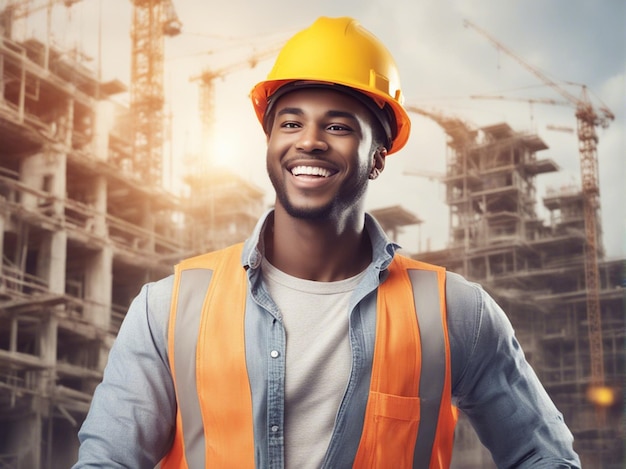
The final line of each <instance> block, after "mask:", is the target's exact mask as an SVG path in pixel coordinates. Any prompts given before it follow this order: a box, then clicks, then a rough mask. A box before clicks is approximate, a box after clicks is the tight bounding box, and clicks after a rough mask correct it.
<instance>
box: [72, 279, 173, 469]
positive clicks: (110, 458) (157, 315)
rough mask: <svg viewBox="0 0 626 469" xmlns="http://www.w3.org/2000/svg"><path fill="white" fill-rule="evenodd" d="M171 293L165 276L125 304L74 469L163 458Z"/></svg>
mask: <svg viewBox="0 0 626 469" xmlns="http://www.w3.org/2000/svg"><path fill="white" fill-rule="evenodd" d="M171 291H172V279H171V277H170V278H168V279H165V280H162V281H160V282H157V283H152V284H148V285H145V286H144V287H143V288H142V290H141V292H140V294H139V295H138V296H137V297H136V298H135V300H134V301H133V303H132V304H131V306H130V309H129V311H128V314H127V315H126V318H125V319H124V322H123V324H122V327H121V328H120V332H119V334H118V336H117V338H116V340H115V343H114V345H113V347H112V349H111V352H110V354H109V359H108V363H107V366H106V368H105V371H104V377H103V380H102V383H100V384H99V385H98V387H97V388H96V391H95V393H94V397H93V400H92V403H91V408H90V410H89V414H88V415H87V418H86V420H85V422H84V424H83V426H82V427H81V429H80V432H79V439H80V442H81V446H80V450H79V460H78V463H77V464H76V465H75V466H74V469H78V468H81V469H82V468H89V467H120V468H121V467H133V468H153V467H155V465H156V464H157V463H158V461H160V460H161V458H162V457H163V456H164V455H165V454H166V453H167V451H168V449H169V447H170V445H171V441H172V435H173V431H174V425H175V417H176V399H175V394H174V385H173V382H172V378H171V374H170V367H169V363H168V359H167V323H168V316H169V306H170V296H171Z"/></svg>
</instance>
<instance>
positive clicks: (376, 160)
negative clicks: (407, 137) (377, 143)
mask: <svg viewBox="0 0 626 469" xmlns="http://www.w3.org/2000/svg"><path fill="white" fill-rule="evenodd" d="M386 158H387V149H386V148H385V147H379V148H377V149H376V151H375V152H374V155H373V157H372V169H371V171H370V176H369V178H370V179H376V178H377V177H378V176H380V173H382V172H383V169H385V160H386Z"/></svg>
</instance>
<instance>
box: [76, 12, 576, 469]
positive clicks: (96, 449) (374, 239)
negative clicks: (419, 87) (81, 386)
mask: <svg viewBox="0 0 626 469" xmlns="http://www.w3.org/2000/svg"><path fill="white" fill-rule="evenodd" d="M251 98H252V102H253V105H254V108H255V112H256V114H257V117H258V119H259V121H260V123H261V124H262V126H263V129H264V131H265V134H266V136H267V155H266V158H267V171H268V175H269V177H270V180H271V182H272V184H273V186H274V189H275V191H276V202H275V207H274V208H273V209H272V210H270V211H268V212H267V213H266V214H265V215H264V216H263V218H262V219H261V220H259V222H258V224H257V227H256V228H255V230H254V232H253V233H252V235H251V237H250V238H249V239H248V240H247V241H246V243H243V244H239V245H235V246H232V247H230V248H227V249H224V250H222V251H217V252H212V253H208V254H205V255H202V256H198V257H195V258H192V259H187V260H185V261H183V262H181V263H180V264H179V265H177V266H176V272H175V274H174V275H173V276H171V277H168V278H166V279H163V280H161V281H159V282H155V283H151V284H148V285H146V286H145V287H144V288H143V289H142V291H141V293H140V294H139V296H138V297H137V298H136V300H135V301H134V302H133V304H132V305H131V307H130V309H129V312H128V314H127V316H126V319H125V320H124V324H123V325H122V328H121V330H120V333H119V336H118V338H117V340H116V342H115V344H114V346H113V348H112V350H111V353H110V356H109V362H108V365H107V368H106V370H105V374H104V378H103V381H102V383H101V384H100V385H99V386H98V388H97V390H96V393H95V395H94V399H93V403H92V407H91V410H90V412H89V415H88V416H87V419H86V421H85V423H84V424H83V426H82V428H81V430H80V433H79V438H80V440H81V448H80V455H79V461H78V463H77V464H76V466H75V467H76V468H85V467H133V468H144V467H145V468H153V467H154V466H155V465H156V464H157V463H159V462H160V467H161V468H164V469H168V468H203V467H215V468H225V467H232V468H246V467H258V468H283V467H286V468H297V469H307V468H311V469H313V468H315V469H317V468H320V467H323V468H333V469H335V468H349V467H356V468H362V467H363V468H364V467H368V468H394V469H395V468H424V469H435V468H446V467H449V465H450V461H451V457H452V449H453V435H454V428H455V423H456V416H457V411H458V409H460V410H462V411H463V412H465V413H466V414H467V415H468V417H469V418H470V420H471V422H472V424H473V425H474V427H475V429H476V431H477V433H478V435H479V436H480V438H481V440H482V441H483V443H484V444H485V445H486V446H487V447H488V448H489V450H490V451H491V453H492V455H493V458H494V460H495V462H496V463H497V465H498V466H499V467H525V468H557V467H558V468H577V467H579V465H580V463H579V460H578V456H577V455H576V453H575V452H574V451H573V449H572V435H571V433H570V432H569V430H568V428H567V427H566V426H565V424H564V422H563V420H562V417H561V414H560V413H559V412H558V411H557V409H556V408H555V406H554V404H553V403H552V402H551V400H550V399H549V397H548V395H547V394H546V392H545V391H544V389H543V387H542V386H541V384H540V382H539V381H538V379H537V377H536V376H535V374H534V372H533V370H532V369H531V368H530V366H529V365H528V363H527V362H526V360H525V359H524V355H523V352H522V351H521V349H520V347H519V344H518V342H517V340H516V339H515V336H514V333H513V330H512V328H511V325H510V323H509V322H508V320H507V318H506V316H505V314H504V312H503V311H502V310H501V309H500V308H499V307H498V305H497V304H495V302H494V301H493V300H492V299H491V298H490V297H489V295H487V293H485V291H484V290H483V289H482V288H480V286H478V285H475V284H472V283H469V282H467V281H466V280H465V279H463V278H461V277H460V276H458V275H455V274H453V273H450V272H445V270H444V269H442V268H440V267H436V266H432V265H428V264H424V263H421V262H417V261H414V260H412V259H409V258H406V257H403V256H401V255H399V254H397V253H396V250H397V248H398V246H397V245H395V244H394V243H392V242H391V241H390V240H389V239H388V238H387V237H386V236H385V234H384V232H383V230H382V229H381V228H380V226H379V225H378V224H377V223H376V221H375V220H374V219H373V218H372V217H371V216H370V215H368V214H367V213H366V212H365V209H364V198H365V194H366V191H367V188H368V185H369V184H370V182H371V181H372V180H374V179H376V178H377V177H378V176H379V175H380V174H381V172H382V171H383V170H384V168H385V162H386V158H387V156H388V155H391V154H393V153H395V152H397V151H398V150H400V149H401V148H402V147H403V146H404V144H405V143H406V141H407V139H408V136H409V131H410V120H409V118H408V115H407V114H406V112H405V111H404V109H403V108H402V104H401V102H402V92H401V88H400V83H399V80H398V73H397V68H396V65H395V63H394V61H393V58H392V57H391V55H390V54H389V52H388V51H387V50H386V48H385V47H384V46H383V45H382V44H381V43H380V41H379V40H378V39H377V38H376V37H374V36H373V35H372V34H371V33H369V32H368V31H367V30H365V29H364V28H363V27H361V26H360V25H359V23H358V22H356V21H355V20H353V19H351V18H320V19H318V20H317V21H316V22H315V23H314V24H313V25H312V26H310V27H309V28H307V29H305V30H304V31H302V32H300V33H298V34H296V35H295V36H294V37H293V38H292V39H291V40H290V41H289V42H288V43H287V44H286V45H285V47H284V49H283V50H282V51H281V53H280V54H279V56H278V58H277V60H276V63H275V65H274V68H273V69H272V71H271V72H270V74H269V76H268V79H267V80H265V81H263V82H261V83H259V84H258V85H257V86H256V87H254V89H253V90H252V93H251Z"/></svg>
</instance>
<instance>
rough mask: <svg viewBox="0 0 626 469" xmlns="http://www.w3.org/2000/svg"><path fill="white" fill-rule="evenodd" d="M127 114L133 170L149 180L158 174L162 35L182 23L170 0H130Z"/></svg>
mask: <svg viewBox="0 0 626 469" xmlns="http://www.w3.org/2000/svg"><path fill="white" fill-rule="evenodd" d="M131 1H132V3H133V14H132V25H131V43H132V44H131V48H132V59H131V72H130V73H131V76H130V114H131V119H132V126H133V157H132V163H133V172H134V173H135V174H138V175H141V176H142V177H143V178H145V179H147V180H148V181H150V182H152V183H153V184H160V183H161V178H162V156H163V155H162V151H163V128H164V119H163V117H164V116H163V107H164V101H165V98H164V89H163V88H164V87H163V72H164V64H163V56H164V39H165V36H176V35H178V34H180V32H181V29H182V25H181V22H180V20H179V19H178V16H177V15H176V11H175V10H174V5H173V4H172V0H131Z"/></svg>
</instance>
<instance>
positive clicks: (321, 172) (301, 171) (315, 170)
mask: <svg viewBox="0 0 626 469" xmlns="http://www.w3.org/2000/svg"><path fill="white" fill-rule="evenodd" d="M291 174H293V175H294V176H300V175H306V176H320V177H324V178H327V177H328V176H330V171H329V170H327V169H326V168H320V167H319V166H296V167H295V168H293V169H292V170H291Z"/></svg>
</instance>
